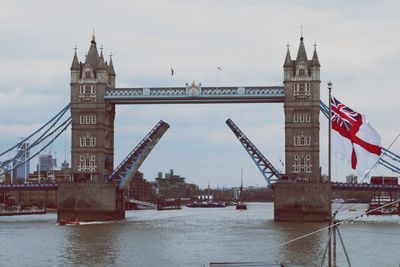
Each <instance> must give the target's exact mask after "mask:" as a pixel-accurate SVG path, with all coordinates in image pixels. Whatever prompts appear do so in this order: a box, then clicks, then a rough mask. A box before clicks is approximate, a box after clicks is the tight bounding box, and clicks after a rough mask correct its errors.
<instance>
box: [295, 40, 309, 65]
mask: <svg viewBox="0 0 400 267" xmlns="http://www.w3.org/2000/svg"><path fill="white" fill-rule="evenodd" d="M301 59H303V61H304V62H307V53H306V49H305V47H304V43H303V36H301V37H300V45H299V51H297V58H296V63H297V62H299V61H300V60H301Z"/></svg>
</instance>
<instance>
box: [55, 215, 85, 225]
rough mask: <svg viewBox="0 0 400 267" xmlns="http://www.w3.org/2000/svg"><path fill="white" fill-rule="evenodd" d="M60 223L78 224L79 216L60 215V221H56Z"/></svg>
mask: <svg viewBox="0 0 400 267" xmlns="http://www.w3.org/2000/svg"><path fill="white" fill-rule="evenodd" d="M58 223H59V224H60V225H78V224H80V221H79V218H78V217H76V216H74V217H70V218H68V217H62V218H61V219H60V221H59V222H58Z"/></svg>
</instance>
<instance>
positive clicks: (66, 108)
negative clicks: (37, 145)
mask: <svg viewBox="0 0 400 267" xmlns="http://www.w3.org/2000/svg"><path fill="white" fill-rule="evenodd" d="M70 107H71V103H69V104H68V105H67V106H65V107H64V108H63V109H62V110H61V111H60V112H59V113H58V114H57V115H55V116H54V117H53V118H51V119H50V120H49V121H48V122H47V123H45V124H44V125H43V126H42V127H40V128H39V129H38V130H36V131H35V132H33V133H32V134H31V135H29V136H28V137H26V138H25V139H23V140H22V141H21V142H20V143H24V142H26V140H28V139H29V138H31V137H32V136H34V135H35V134H37V133H38V132H40V131H41V130H43V128H44V127H46V126H47V125H48V124H50V123H51V122H52V121H53V120H54V119H55V118H56V117H57V116H59V115H60V114H61V113H62V115H64V114H65V112H66V111H67V110H68V109H69V108H70ZM62 115H61V116H62ZM17 146H18V144H16V145H15V146H13V147H11V148H9V149H7V150H6V151H4V152H2V153H0V157H1V156H3V155H4V154H6V153H7V152H10V151H11V150H13V149H14V148H16V147H17Z"/></svg>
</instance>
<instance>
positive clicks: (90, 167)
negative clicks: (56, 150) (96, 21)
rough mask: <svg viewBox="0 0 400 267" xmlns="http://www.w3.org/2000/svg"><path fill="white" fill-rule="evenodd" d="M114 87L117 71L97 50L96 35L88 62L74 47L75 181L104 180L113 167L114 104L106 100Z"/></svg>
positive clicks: (72, 81) (72, 168)
mask: <svg viewBox="0 0 400 267" xmlns="http://www.w3.org/2000/svg"><path fill="white" fill-rule="evenodd" d="M107 88H115V71H114V66H113V63H112V59H111V58H110V62H109V63H107V62H106V61H104V57H103V51H101V53H100V55H99V54H98V51H97V47H96V41H95V38H94V36H93V38H92V41H91V45H90V48H89V51H88V53H87V56H86V59H85V62H84V63H82V62H79V61H78V57H77V54H76V51H75V55H74V59H73V62H72V66H71V117H72V140H71V175H72V176H73V178H74V181H88V180H91V181H102V180H104V179H106V178H107V177H108V175H110V174H111V172H112V171H113V161H114V117H115V106H114V104H110V103H107V102H106V101H105V100H104V92H105V90H106V89H107Z"/></svg>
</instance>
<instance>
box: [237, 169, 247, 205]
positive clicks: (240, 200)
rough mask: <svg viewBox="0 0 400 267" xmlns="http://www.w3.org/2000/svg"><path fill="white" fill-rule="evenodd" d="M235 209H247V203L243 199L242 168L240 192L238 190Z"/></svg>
mask: <svg viewBox="0 0 400 267" xmlns="http://www.w3.org/2000/svg"><path fill="white" fill-rule="evenodd" d="M236 209H237V210H247V205H246V203H244V201H243V168H242V170H241V172H240V192H239V202H238V203H236Z"/></svg>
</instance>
